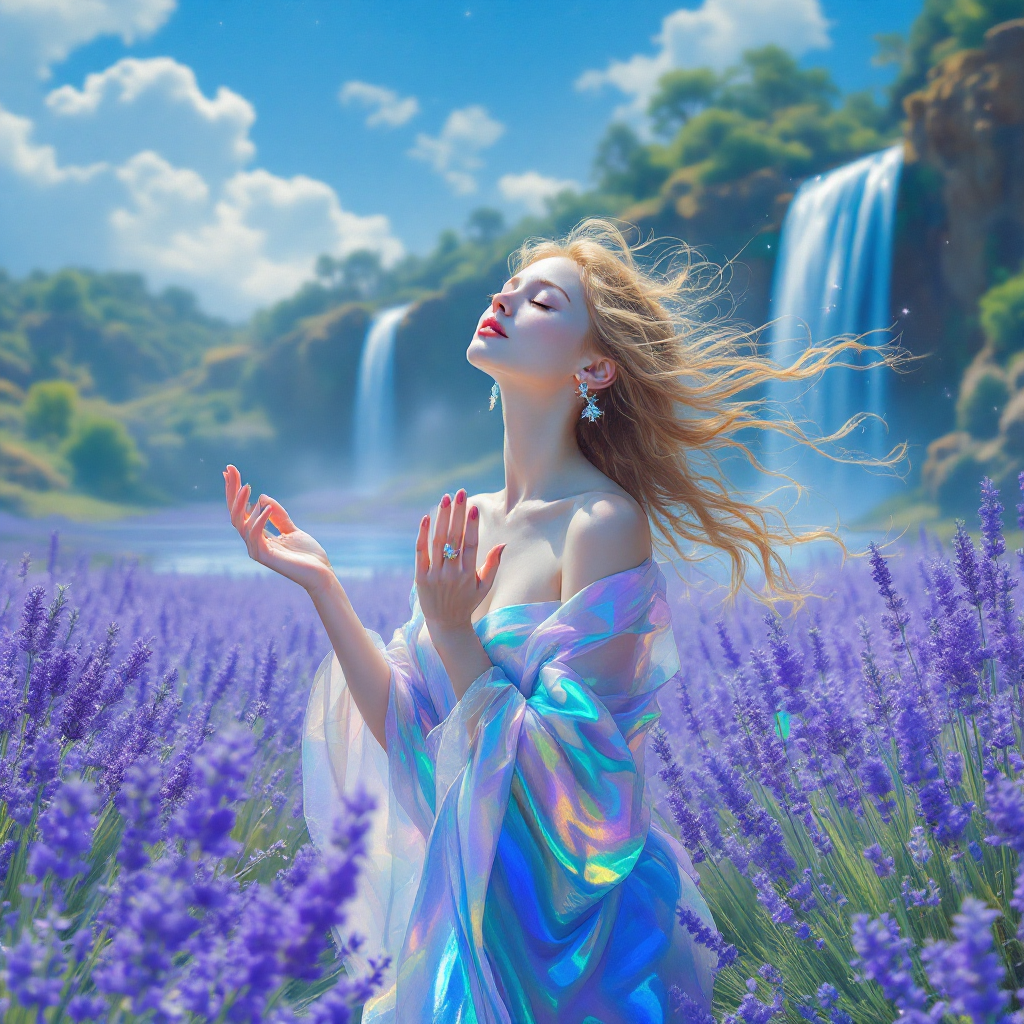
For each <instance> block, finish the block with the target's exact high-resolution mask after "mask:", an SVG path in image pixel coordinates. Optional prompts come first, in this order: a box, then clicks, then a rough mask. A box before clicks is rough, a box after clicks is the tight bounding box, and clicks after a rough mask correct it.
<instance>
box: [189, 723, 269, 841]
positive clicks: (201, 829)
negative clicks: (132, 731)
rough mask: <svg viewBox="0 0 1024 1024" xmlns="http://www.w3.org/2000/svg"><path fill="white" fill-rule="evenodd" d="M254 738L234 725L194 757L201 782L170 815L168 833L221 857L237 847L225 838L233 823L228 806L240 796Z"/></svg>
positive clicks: (231, 810) (232, 809) (245, 730)
mask: <svg viewBox="0 0 1024 1024" xmlns="http://www.w3.org/2000/svg"><path fill="white" fill-rule="evenodd" d="M255 743H256V741H255V738H254V737H253V735H252V733H251V732H250V731H249V730H248V729H241V728H238V727H234V728H232V729H231V730H230V731H228V732H225V733H223V734H221V735H219V736H217V737H216V738H215V739H214V740H213V741H212V743H211V745H210V746H209V749H207V750H206V751H205V752H204V753H203V754H201V755H200V756H199V757H198V758H197V760H196V770H197V773H198V774H199V776H200V777H201V778H202V780H203V783H204V785H203V786H201V787H197V789H196V792H195V793H194V794H193V795H192V797H191V798H190V799H189V800H188V801H186V803H185V805H184V806H183V807H182V808H181V809H180V810H179V811H178V812H177V813H176V814H175V816H174V817H173V818H172V819H171V822H170V826H169V833H170V835H173V836H178V837H180V838H181V839H183V840H185V841H186V842H188V843H195V844H197V845H198V847H199V848H200V849H201V850H202V851H203V852H204V853H208V854H212V855H213V856H216V857H225V856H228V855H229V854H231V853H234V852H235V851H236V850H237V849H238V843H237V842H236V841H235V840H233V839H231V838H229V836H230V833H231V830H232V829H233V828H234V827H235V809H234V807H233V806H232V804H234V803H235V802H236V801H238V800H240V799H241V798H242V796H243V792H242V783H244V782H245V779H246V778H247V776H248V774H249V770H250V767H251V765H252V757H253V753H254V751H255Z"/></svg>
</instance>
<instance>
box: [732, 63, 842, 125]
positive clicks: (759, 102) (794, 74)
mask: <svg viewBox="0 0 1024 1024" xmlns="http://www.w3.org/2000/svg"><path fill="white" fill-rule="evenodd" d="M728 77H729V78H731V79H733V81H731V82H730V83H729V84H728V85H725V86H723V88H722V90H721V93H720V96H719V98H718V104H719V105H720V106H722V107H724V108H725V109H727V110H738V111H739V112H740V113H742V114H746V115H747V117H752V118H755V119H764V118H768V117H770V116H771V115H772V114H774V113H775V112H776V111H779V110H784V109H785V108H786V107H797V106H803V105H805V104H810V105H813V106H815V107H817V108H818V110H820V111H821V112H822V113H826V112H827V111H828V110H830V109H831V107H832V101H833V100H834V99H835V97H836V96H838V95H839V89H838V87H837V86H836V84H835V82H833V81H832V77H831V75H829V73H828V71H826V70H825V68H808V69H807V70H806V71H803V70H801V69H800V66H799V65H798V64H797V62H796V61H795V60H794V59H793V57H792V55H791V54H789V53H787V52H786V51H785V50H783V49H782V47H781V46H774V45H773V46H762V47H761V48H760V49H757V50H747V51H745V52H744V54H743V61H742V64H741V66H740V67H739V68H737V69H734V70H733V71H731V72H730V73H729V75H728Z"/></svg>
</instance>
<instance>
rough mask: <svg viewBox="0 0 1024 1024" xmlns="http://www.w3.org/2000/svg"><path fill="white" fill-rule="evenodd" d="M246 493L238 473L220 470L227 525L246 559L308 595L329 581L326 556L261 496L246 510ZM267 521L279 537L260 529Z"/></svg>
mask: <svg viewBox="0 0 1024 1024" xmlns="http://www.w3.org/2000/svg"><path fill="white" fill-rule="evenodd" d="M250 493H251V488H250V487H249V484H245V485H243V484H242V478H241V475H240V474H239V472H238V470H237V469H236V468H235V467H234V466H230V465H229V466H228V467H227V468H226V469H225V470H224V496H225V498H226V500H227V503H228V512H229V514H230V516H231V525H232V526H234V528H235V529H236V530H237V531H238V533H239V535H240V536H241V538H242V540H244V541H245V547H246V550H247V551H248V552H249V557H250V558H251V559H253V560H254V561H256V562H259V563H260V565H265V566H266V567H267V568H268V569H273V570H274V572H277V573H280V574H281V575H282V576H285V577H287V578H288V579H290V580H293V581H294V582H295V583H298V584H299V586H300V587H303V588H305V589H306V590H308V591H311V592H312V591H313V590H315V589H317V588H319V587H322V586H323V585H324V583H325V582H329V581H333V580H334V579H335V576H334V570H333V569H332V568H331V562H330V559H328V557H327V552H326V551H324V549H323V548H322V547H321V546H320V545H319V544H318V543H317V542H316V541H315V540H314V539H313V538H312V537H311V536H310V535H309V534H308V533H303V531H302V530H300V529H299V528H298V527H297V526H296V525H295V524H294V523H293V522H292V520H291V517H290V516H289V515H288V513H287V512H286V511H285V510H284V507H283V506H282V505H281V503H280V502H278V501H276V500H275V499H273V498H271V497H268V496H267V495H266V494H261V495H260V496H259V499H258V501H257V502H256V504H255V505H254V506H250V505H249V497H250ZM268 521H269V522H271V523H272V524H273V525H274V526H275V527H276V528H277V529H278V530H279V531H280V535H279V536H274V535H273V534H270V533H267V531H266V530H265V529H264V527H265V526H266V524H267V522H268Z"/></svg>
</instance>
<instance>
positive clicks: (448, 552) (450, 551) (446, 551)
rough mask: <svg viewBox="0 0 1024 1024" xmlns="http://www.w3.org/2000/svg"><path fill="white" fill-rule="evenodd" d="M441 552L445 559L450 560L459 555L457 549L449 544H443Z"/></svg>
mask: <svg viewBox="0 0 1024 1024" xmlns="http://www.w3.org/2000/svg"><path fill="white" fill-rule="evenodd" d="M441 554H442V555H444V557H445V559H446V560H448V561H451V560H452V559H453V558H458V557H459V549H458V548H453V547H452V546H451V544H445V546H444V548H443V550H442V551H441Z"/></svg>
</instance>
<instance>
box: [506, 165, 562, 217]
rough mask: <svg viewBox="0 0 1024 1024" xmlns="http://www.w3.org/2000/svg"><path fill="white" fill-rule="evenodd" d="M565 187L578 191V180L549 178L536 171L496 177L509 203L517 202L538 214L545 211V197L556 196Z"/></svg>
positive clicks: (528, 211)
mask: <svg viewBox="0 0 1024 1024" xmlns="http://www.w3.org/2000/svg"><path fill="white" fill-rule="evenodd" d="M567 189H569V190H571V191H573V192H579V191H580V185H579V182H576V181H573V180H571V179H570V178H549V177H547V176H546V175H544V174H539V173H538V172H537V171H524V172H523V173H522V174H503V175H502V176H501V177H500V178H499V179H498V191H499V192H500V193H501V194H502V197H503V198H504V199H506V200H507V201H508V202H510V203H519V204H520V205H521V206H522V207H523V208H524V209H525V210H526V212H527V213H534V214H537V215H540V214H542V213H544V212H545V211H546V206H545V203H544V200H545V199H550V198H551V197H552V196H557V195H558V193H559V192H564V191H566V190H567Z"/></svg>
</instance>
